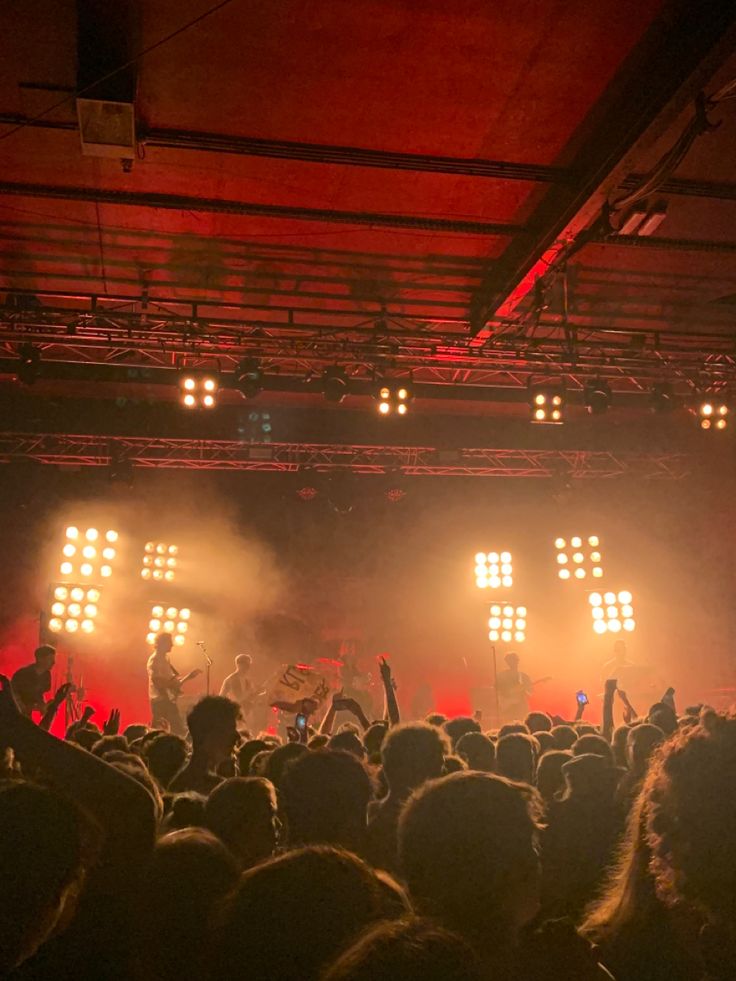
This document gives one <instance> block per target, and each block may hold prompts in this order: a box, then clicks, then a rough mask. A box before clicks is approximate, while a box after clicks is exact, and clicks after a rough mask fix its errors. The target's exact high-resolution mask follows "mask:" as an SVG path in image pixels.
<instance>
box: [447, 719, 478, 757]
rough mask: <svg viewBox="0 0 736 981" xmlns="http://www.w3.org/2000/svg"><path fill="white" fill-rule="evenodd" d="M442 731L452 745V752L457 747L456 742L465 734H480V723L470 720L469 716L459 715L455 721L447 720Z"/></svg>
mask: <svg viewBox="0 0 736 981" xmlns="http://www.w3.org/2000/svg"><path fill="white" fill-rule="evenodd" d="M443 728H444V730H445V732H446V733H447V736H448V738H449V740H450V743H451V745H452V748H453V751H454V749H455V747H456V746H457V741H458V739H460V737H461V736H464V735H465V733H466V732H480V722H476V720H475V719H471V718H470V717H469V716H464V715H459V716H458V717H457V718H455V719H448V720H447V722H445V724H444V727H443Z"/></svg>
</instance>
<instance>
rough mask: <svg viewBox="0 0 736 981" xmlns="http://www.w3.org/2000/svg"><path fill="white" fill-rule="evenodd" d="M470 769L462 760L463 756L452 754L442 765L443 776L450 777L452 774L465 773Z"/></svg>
mask: <svg viewBox="0 0 736 981" xmlns="http://www.w3.org/2000/svg"><path fill="white" fill-rule="evenodd" d="M467 769H468V764H467V763H466V762H465V760H464V759H463V758H462V756H455V755H454V754H453V753H450V755H449V756H446V757H445V760H444V763H443V764H442V776H443V777H446V776H449V774H450V773H464V772H465V771H466V770H467Z"/></svg>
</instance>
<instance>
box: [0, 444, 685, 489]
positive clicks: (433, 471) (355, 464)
mask: <svg viewBox="0 0 736 981" xmlns="http://www.w3.org/2000/svg"><path fill="white" fill-rule="evenodd" d="M123 459H124V460H125V461H127V462H129V463H130V464H131V465H132V466H133V467H146V468H162V469H175V470H176V469H180V470H233V471H244V470H250V471H262V472H268V471H280V472H284V473H298V472H299V471H301V470H303V469H310V470H315V471H318V472H334V471H349V472H352V473H356V474H383V473H403V474H405V475H408V476H425V475H426V476H442V477H526V478H551V477H559V476H560V474H564V475H565V477H570V478H572V479H608V478H615V477H621V476H624V475H629V476H636V477H640V478H642V479H653V480H655V479H658V480H681V479H682V478H684V477H686V476H687V475H688V473H689V458H688V457H687V455H685V454H681V453H654V452H652V453H609V452H589V451H583V450H517V449H483V448H465V449H457V450H443V449H438V448H436V447H417V446H360V445H348V444H335V443H268V444H265V443H264V444H254V443H243V442H242V441H240V440H214V439H148V438H144V437H107V436H90V435H78V436H71V435H61V434H54V433H0V462H2V463H10V462H12V461H17V460H32V461H35V462H36V463H43V464H51V465H57V466H66V467H105V466H109V465H110V463H111V461H113V460H118V461H119V460H123Z"/></svg>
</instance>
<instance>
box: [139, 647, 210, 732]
mask: <svg viewBox="0 0 736 981" xmlns="http://www.w3.org/2000/svg"><path fill="white" fill-rule="evenodd" d="M173 646H174V642H173V640H172V639H171V634H166V633H164V634H159V635H158V637H156V643H155V649H154V652H153V654H151V656H150V657H149V658H148V664H147V670H148V698H149V700H150V702H151V720H152V721H151V725H152V726H153V727H154V729H158V728H164V729H168V730H169V732H172V733H173V734H174V735H175V736H185V735H186V729H185V728H184V723H183V721H182V718H181V715H180V714H179V706H178V705H177V704H176V703H177V700H178V698H179V695H180V694H181V687H182V685H183V684H184V683H185V682H187V681H189V680H190V679H191V678H196V677H197V676H198V675H200V674H202V672H201V670H200V669H199V668H197V669H196V670H194V671H190V672H189V674H185V675H184V677H181V676H180V674H179V672H178V671H177V670H176V668H175V667H174V665H173V664H172V663H171V661H170V659H169V653H170V651H171V649H172V647H173Z"/></svg>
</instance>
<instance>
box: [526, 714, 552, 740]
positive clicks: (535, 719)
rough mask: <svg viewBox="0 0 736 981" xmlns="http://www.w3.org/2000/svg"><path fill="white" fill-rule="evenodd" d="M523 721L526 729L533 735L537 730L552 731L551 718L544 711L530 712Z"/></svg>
mask: <svg viewBox="0 0 736 981" xmlns="http://www.w3.org/2000/svg"><path fill="white" fill-rule="evenodd" d="M525 722H526V727H527V729H528V730H529V732H530V733H531V734H532V735H533V736H534V735H535V734H536V733H538V732H551V731H552V719H551V717H550V716H549V715H547V713H546V712H530V713H529V715H527V717H526V719H525Z"/></svg>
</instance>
